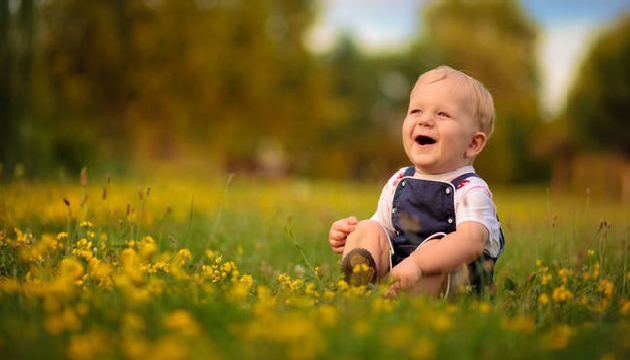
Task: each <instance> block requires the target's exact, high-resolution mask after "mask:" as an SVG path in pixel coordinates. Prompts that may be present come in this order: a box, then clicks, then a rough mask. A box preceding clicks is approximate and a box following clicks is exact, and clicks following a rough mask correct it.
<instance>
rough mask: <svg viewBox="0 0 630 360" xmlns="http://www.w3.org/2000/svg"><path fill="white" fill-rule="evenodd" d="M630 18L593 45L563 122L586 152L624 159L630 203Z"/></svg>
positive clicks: (624, 183) (626, 194)
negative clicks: (625, 160)
mask: <svg viewBox="0 0 630 360" xmlns="http://www.w3.org/2000/svg"><path fill="white" fill-rule="evenodd" d="M629 114H630V14H622V15H621V16H620V18H619V19H618V21H617V22H616V23H614V24H613V25H612V26H611V27H610V28H609V29H608V31H606V32H604V33H602V34H601V35H600V36H599V37H598V39H597V41H596V42H595V44H594V46H593V48H592V50H591V51H590V53H589V54H588V55H587V57H586V59H585V61H584V62H583V64H582V66H581V67H580V71H579V77H578V79H577V81H576V83H575V85H574V86H573V87H572V89H571V91H570V92H569V96H568V99H567V108H566V115H565V117H566V121H567V122H568V123H569V124H570V129H571V130H572V131H571V135H572V137H573V139H575V141H576V142H577V143H579V144H583V145H586V146H587V148H589V149H595V150H604V151H607V152H613V153H619V154H621V155H623V156H624V157H625V158H626V159H627V163H626V165H625V170H624V171H622V177H623V179H622V181H621V183H622V196H623V198H624V199H625V200H626V201H629V202H630V126H629V125H630V115H629Z"/></svg>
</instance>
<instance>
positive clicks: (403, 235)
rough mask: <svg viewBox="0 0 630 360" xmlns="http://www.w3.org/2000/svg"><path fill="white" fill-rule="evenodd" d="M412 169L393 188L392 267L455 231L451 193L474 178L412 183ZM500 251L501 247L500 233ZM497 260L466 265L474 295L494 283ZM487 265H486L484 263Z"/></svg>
mask: <svg viewBox="0 0 630 360" xmlns="http://www.w3.org/2000/svg"><path fill="white" fill-rule="evenodd" d="M414 173H415V168H414V167H413V166H410V167H408V168H407V170H406V171H405V174H404V176H405V177H403V178H402V179H401V180H400V182H399V183H398V184H397V185H396V190H395V192H394V200H393V204H392V224H393V225H394V230H395V234H394V236H393V237H392V238H391V242H392V247H393V249H394V254H393V255H392V266H396V264H398V263H400V262H401V261H402V260H403V259H405V258H407V257H408V256H409V254H411V253H412V252H413V251H414V250H415V249H416V248H417V247H418V246H419V245H420V244H422V243H423V242H424V241H425V240H426V239H427V238H428V237H430V236H432V235H434V234H436V233H440V232H442V233H444V234H449V233H451V232H453V231H455V229H456V221H455V201H454V199H455V189H457V187H458V186H459V185H460V184H461V183H462V182H463V181H464V180H466V179H467V178H470V177H473V176H477V174H475V173H468V174H464V175H461V176H459V177H457V178H455V179H453V180H452V181H451V182H450V183H447V182H440V181H431V180H422V179H416V178H413V177H411V176H413V175H414ZM500 243H501V250H503V246H504V244H505V240H504V237H503V231H502V230H501V239H500ZM496 260H497V258H493V257H491V256H489V255H488V254H486V253H485V252H484V254H483V255H482V256H480V257H479V258H478V259H476V260H475V261H473V262H472V263H470V264H468V271H469V281H470V285H471V286H472V287H473V288H474V289H475V290H476V292H477V293H481V292H483V291H484V288H485V287H487V286H488V287H492V286H493V283H494V279H493V274H494V263H495V262H496ZM488 261H490V262H491V263H490V264H488V263H487V262H488Z"/></svg>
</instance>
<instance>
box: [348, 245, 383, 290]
mask: <svg viewBox="0 0 630 360" xmlns="http://www.w3.org/2000/svg"><path fill="white" fill-rule="evenodd" d="M341 272H343V275H344V280H345V281H346V282H347V283H348V285H350V286H365V285H368V284H370V283H374V282H375V281H376V263H375V262H374V258H373V257H372V254H370V252H369V251H367V250H366V249H363V248H356V249H352V250H350V252H348V254H347V255H346V257H345V258H344V259H343V260H342V261H341Z"/></svg>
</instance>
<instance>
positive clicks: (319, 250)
mask: <svg viewBox="0 0 630 360" xmlns="http://www.w3.org/2000/svg"><path fill="white" fill-rule="evenodd" d="M89 180H90V181H89V183H88V181H87V178H85V177H84V178H83V179H82V180H80V179H77V181H76V182H73V183H55V184H51V183H41V184H35V183H28V182H15V183H10V184H2V185H0V302H1V304H2V306H1V308H0V353H1V354H2V357H3V358H7V359H24V358H29V359H38V358H48V359H54V358H70V359H112V358H129V359H149V358H150V359H191V358H192V359H194V358H203V359H208V358H211V359H214V358H218V359H258V358H269V359H278V358H286V359H327V358H335V359H365V358H369V359H380V358H383V359H391V358H401V359H407V358H410V359H504V358H514V359H531V358H536V359H546V358H549V359H556V358H558V359H565V358H572V359H607V360H612V359H627V358H630V289H629V287H630V266H629V264H628V262H629V259H628V258H629V256H628V254H629V246H630V209H629V207H628V206H623V205H621V204H618V203H616V202H614V201H610V200H609V201H606V200H603V199H600V198H598V196H597V195H596V194H592V195H587V193H586V192H585V194H583V195H577V196H566V195H560V194H554V193H552V192H549V191H547V190H546V189H544V188H527V189H523V188H519V189H517V188H511V189H508V188H506V189H495V190H494V195H495V200H496V203H497V207H498V209H499V214H500V217H501V220H502V223H503V226H504V231H505V235H506V238H507V245H506V248H505V251H504V253H503V255H502V257H501V258H500V260H499V262H498V263H497V269H496V280H497V293H496V296H495V298H494V299H493V300H492V301H489V300H488V299H475V298H473V297H470V296H464V297H461V298H459V299H458V300H457V301H446V300H441V299H431V298H427V297H422V296H415V297H409V296H405V295H402V296H400V297H399V298H397V299H386V298H384V297H383V296H382V294H383V293H384V288H382V287H376V288H348V287H347V285H346V284H345V283H344V282H342V281H340V279H341V275H340V274H339V272H338V269H339V260H340V259H339V256H338V255H336V254H334V253H333V252H332V251H331V250H330V248H329V246H328V241H327V234H328V229H329V226H330V224H331V222H332V221H333V220H335V219H337V218H340V217H344V216H348V215H351V214H353V215H356V216H357V217H359V218H365V217H369V216H371V214H372V212H373V211H374V207H375V206H376V201H377V199H378V195H379V193H380V186H381V185H380V184H373V185H369V184H350V183H327V182H312V181H306V180H303V181H299V180H286V181H273V182H272V181H261V180H257V179H248V178H241V177H238V176H237V177H234V178H229V179H228V180H227V181H226V180H225V179H221V180H220V181H216V180H212V179H210V180H206V179H201V178H198V179H197V180H195V181H192V180H186V181H183V180H177V179H171V178H168V177H163V176H160V177H159V178H157V176H156V179H153V181H151V180H150V181H148V182H146V183H137V182H133V181H119V180H118V179H111V180H110V179H108V178H107V179H106V178H103V179H89Z"/></svg>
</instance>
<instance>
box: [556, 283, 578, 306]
mask: <svg viewBox="0 0 630 360" xmlns="http://www.w3.org/2000/svg"><path fill="white" fill-rule="evenodd" d="M573 297H574V295H573V292H571V290H569V289H567V288H565V287H564V285H561V286H559V287H557V288H555V289H553V294H551V298H552V299H553V301H555V302H557V303H560V302H566V301H568V300H572V299H573Z"/></svg>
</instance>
